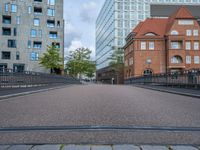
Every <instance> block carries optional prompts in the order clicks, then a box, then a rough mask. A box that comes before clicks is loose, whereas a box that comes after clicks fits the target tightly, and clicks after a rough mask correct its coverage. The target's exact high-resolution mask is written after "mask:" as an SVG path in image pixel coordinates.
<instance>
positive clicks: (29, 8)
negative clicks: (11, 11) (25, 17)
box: [28, 6, 32, 14]
mask: <svg viewBox="0 0 200 150" xmlns="http://www.w3.org/2000/svg"><path fill="white" fill-rule="evenodd" d="M31 12H32V7H31V6H29V7H28V13H29V14H31Z"/></svg>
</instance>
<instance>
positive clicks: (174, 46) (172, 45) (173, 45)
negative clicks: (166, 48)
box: [170, 42, 180, 49]
mask: <svg viewBox="0 0 200 150" xmlns="http://www.w3.org/2000/svg"><path fill="white" fill-rule="evenodd" d="M170 48H171V49H180V47H179V43H178V42H171V43H170Z"/></svg>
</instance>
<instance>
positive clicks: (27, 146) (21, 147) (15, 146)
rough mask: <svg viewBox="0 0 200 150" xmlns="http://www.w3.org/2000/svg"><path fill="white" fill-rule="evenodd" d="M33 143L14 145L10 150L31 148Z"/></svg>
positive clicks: (28, 149)
mask: <svg viewBox="0 0 200 150" xmlns="http://www.w3.org/2000/svg"><path fill="white" fill-rule="evenodd" d="M31 147H33V145H13V146H11V147H9V149H8V150H30V149H31Z"/></svg>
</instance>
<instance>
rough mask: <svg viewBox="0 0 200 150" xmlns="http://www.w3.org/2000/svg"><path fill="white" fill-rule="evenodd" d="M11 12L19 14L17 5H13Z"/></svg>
mask: <svg viewBox="0 0 200 150" xmlns="http://www.w3.org/2000/svg"><path fill="white" fill-rule="evenodd" d="M11 12H13V13H16V12H17V5H15V4H11Z"/></svg>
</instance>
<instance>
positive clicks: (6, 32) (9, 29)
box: [2, 27, 11, 36]
mask: <svg viewBox="0 0 200 150" xmlns="http://www.w3.org/2000/svg"><path fill="white" fill-rule="evenodd" d="M2 35H8V36H10V35H11V28H4V27H3V28H2Z"/></svg>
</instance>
